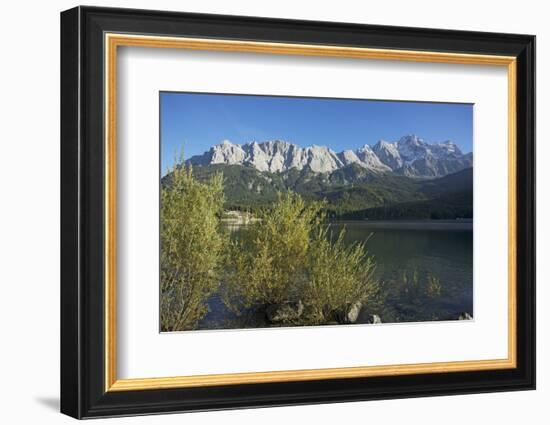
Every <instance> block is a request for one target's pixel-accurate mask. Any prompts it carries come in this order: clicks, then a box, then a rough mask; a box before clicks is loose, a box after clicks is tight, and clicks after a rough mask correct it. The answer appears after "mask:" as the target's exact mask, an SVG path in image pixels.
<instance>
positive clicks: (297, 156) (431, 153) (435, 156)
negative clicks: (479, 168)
mask: <svg viewBox="0 0 550 425" xmlns="http://www.w3.org/2000/svg"><path fill="white" fill-rule="evenodd" d="M187 163H188V164H193V165H199V166H206V165H218V164H224V165H241V166H247V167H252V168H254V169H256V170H257V171H260V172H269V173H284V172H288V171H290V170H296V171H301V170H304V169H308V170H310V171H311V172H313V173H321V174H327V173H328V174H330V173H333V172H335V171H337V170H341V169H344V168H346V167H348V166H350V165H352V164H353V165H357V166H359V167H361V168H363V169H365V170H367V171H369V172H373V173H376V174H384V173H393V174H396V175H402V176H407V177H415V178H436V177H443V176H445V175H447V174H451V173H456V172H458V171H461V170H463V169H466V168H470V167H472V166H473V155H472V153H466V154H464V153H462V151H461V150H460V148H459V147H458V146H457V145H456V144H455V143H453V142H452V141H446V142H443V143H428V142H425V141H424V140H423V139H421V138H419V137H418V136H416V135H408V136H403V137H401V138H400V139H399V140H397V141H394V142H388V141H385V140H380V141H378V142H377V143H376V144H375V145H373V146H370V145H368V144H365V145H363V146H362V147H360V148H358V149H355V150H351V149H348V150H344V151H342V152H335V151H333V150H332V149H330V148H328V147H326V146H318V145H313V146H309V147H305V148H302V147H300V146H298V145H296V144H293V143H289V142H286V141H283V140H270V141H265V142H261V143H258V142H255V141H254V142H250V143H245V144H235V143H231V142H230V141H228V140H224V141H223V142H221V143H220V144H217V145H215V146H212V147H211V148H210V150H209V151H207V152H205V153H203V154H202V155H196V156H193V157H191V158H190V159H189V160H188V161H187Z"/></svg>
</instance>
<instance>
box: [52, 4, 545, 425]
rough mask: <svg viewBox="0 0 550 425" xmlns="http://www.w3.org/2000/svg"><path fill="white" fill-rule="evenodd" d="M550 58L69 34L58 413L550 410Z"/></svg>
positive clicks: (428, 47) (280, 32)
mask: <svg viewBox="0 0 550 425" xmlns="http://www.w3.org/2000/svg"><path fill="white" fill-rule="evenodd" d="M534 70H535V37H534V36H530V35H518V34H495V33H478V32H464V31H450V30H435V29H419V28H401V27H388V26H369V25H355V24H343V23H329V22H312V21H293V20H278V19H265V18H252V17H238V16H220V15H201V14H186V13H175V12H160V11H143V10H129V9H108V8H94V7H77V8H74V9H71V10H68V11H65V12H63V13H62V14H61V115H62V123H61V164H62V169H61V195H62V205H61V212H62V217H61V221H62V229H61V249H62V252H61V254H62V256H61V257H62V273H61V274H62V276H61V411H62V412H63V413H65V414H68V415H70V416H73V417H76V418H91V417H103V416H120V415H136V414H148V413H162V412H177V411H181V412H185V411H198V410H214V409H229V408H243V407H258V406H275V405H293V404H307V403H325V402H338V401H353V400H370V399H383V398H399V397H414V396H433V395H449V394H463V393H480V392H489V391H511V390H525V389H534V388H535V237H534V234H535V233H534V226H535V219H534V214H535V213H534V211H535V209H534V205H535V182H534V177H535V169H534V166H535V133H534V128H535V127H534V122H535V75H534V74H535V71H534Z"/></svg>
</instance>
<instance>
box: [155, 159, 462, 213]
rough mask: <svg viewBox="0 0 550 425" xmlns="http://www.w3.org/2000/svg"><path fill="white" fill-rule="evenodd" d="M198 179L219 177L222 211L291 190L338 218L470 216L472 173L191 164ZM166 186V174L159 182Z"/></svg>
mask: <svg viewBox="0 0 550 425" xmlns="http://www.w3.org/2000/svg"><path fill="white" fill-rule="evenodd" d="M193 173H194V175H195V177H196V178H198V179H199V180H203V181H205V180H208V179H209V178H210V176H212V175H213V174H214V173H222V174H223V175H224V191H225V197H226V208H227V209H246V210H252V211H254V210H256V209H258V208H263V207H269V204H270V203H271V202H273V201H274V200H275V199H276V197H277V192H282V191H286V190H292V191H294V192H297V193H299V194H301V195H302V196H303V197H304V198H306V199H309V200H325V201H326V202H327V211H328V213H329V215H330V216H332V217H333V218H341V219H365V218H370V219H392V218H457V217H471V214H472V188H473V174H472V169H471V168H469V169H465V170H462V171H460V172H458V173H455V174H450V175H447V176H445V177H441V178H437V179H424V180H422V179H417V178H410V177H407V176H402V175H396V174H393V173H377V172H373V171H370V170H367V169H365V168H363V167H362V166H360V165H357V164H355V163H352V164H351V165H348V166H345V167H342V168H340V169H338V170H335V171H333V172H331V173H315V172H313V171H312V170H311V169H310V168H309V167H306V168H303V169H301V170H298V169H296V168H291V169H289V170H288V171H286V172H279V173H270V172H260V171H258V170H257V169H255V168H254V167H251V166H241V165H225V164H215V165H206V166H195V167H194V168H193ZM163 184H169V175H168V176H165V177H164V178H163Z"/></svg>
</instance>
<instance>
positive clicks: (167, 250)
mask: <svg viewBox="0 0 550 425" xmlns="http://www.w3.org/2000/svg"><path fill="white" fill-rule="evenodd" d="M170 171H171V174H170V180H169V182H168V183H166V184H163V185H162V187H161V208H160V238H161V240H160V244H161V245H160V246H161V249H160V251H161V256H160V286H161V288H160V289H161V294H160V301H161V302H160V323H161V330H162V331H181V330H188V329H195V328H196V326H197V324H198V322H199V320H200V319H201V318H202V317H203V316H204V315H205V314H206V313H207V312H208V307H207V305H206V300H207V299H208V297H209V296H210V295H211V294H212V293H213V292H214V291H215V290H216V289H217V288H218V286H219V279H220V274H221V266H222V265H223V262H222V260H223V255H224V251H225V249H226V247H227V241H228V237H227V235H226V234H225V232H223V231H222V229H221V227H220V215H221V214H222V212H223V203H224V196H223V178H222V176H221V174H216V175H214V176H212V177H211V178H210V180H208V181H206V182H202V183H201V182H198V181H197V180H195V179H194V177H193V169H192V168H191V167H185V166H176V167H174V168H173V169H172V170H170Z"/></svg>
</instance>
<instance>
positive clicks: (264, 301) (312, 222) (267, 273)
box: [223, 192, 378, 325]
mask: <svg viewBox="0 0 550 425" xmlns="http://www.w3.org/2000/svg"><path fill="white" fill-rule="evenodd" d="M323 206H324V205H323V204H322V203H319V202H311V203H308V202H306V201H304V199H303V198H302V197H301V196H300V195H298V194H296V193H293V192H287V193H284V194H279V196H278V199H277V201H276V202H275V203H274V204H273V205H272V207H271V208H270V209H268V210H267V209H266V210H264V211H263V212H262V213H261V214H260V217H259V218H260V220H259V221H258V222H257V223H255V224H253V225H251V226H250V228H249V231H248V232H247V233H246V236H244V237H243V238H242V239H241V240H238V241H235V242H234V243H233V244H232V248H231V255H229V256H228V259H229V260H230V261H229V263H228V269H229V270H230V272H229V273H228V276H227V279H226V281H227V282H226V286H225V289H226V291H225V293H224V297H223V298H224V301H225V303H226V305H227V306H228V307H229V308H230V309H232V310H233V311H235V312H242V311H243V310H245V309H250V308H256V309H258V308H260V309H265V308H266V307H268V306H270V305H275V304H281V303H284V302H291V301H298V300H301V301H302V302H303V304H304V306H305V309H304V313H303V315H302V317H300V319H299V320H298V322H299V323H298V322H297V323H294V324H296V325H306V324H322V323H328V322H330V321H332V320H334V317H335V314H336V313H337V312H338V311H342V310H344V309H345V308H347V307H349V305H350V304H352V303H355V302H362V303H363V302H365V301H367V300H368V299H370V298H373V297H375V296H376V294H377V290H378V286H377V285H376V284H375V282H373V280H372V278H371V277H372V272H373V270H374V262H373V260H372V258H371V257H368V256H367V254H366V251H365V244H364V243H359V244H353V245H351V246H348V247H346V245H345V243H344V232H343V231H342V232H340V234H339V235H338V237H337V238H336V239H335V240H334V241H331V240H330V237H329V234H328V226H327V225H326V224H323V222H322V220H323V214H322V209H323Z"/></svg>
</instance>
